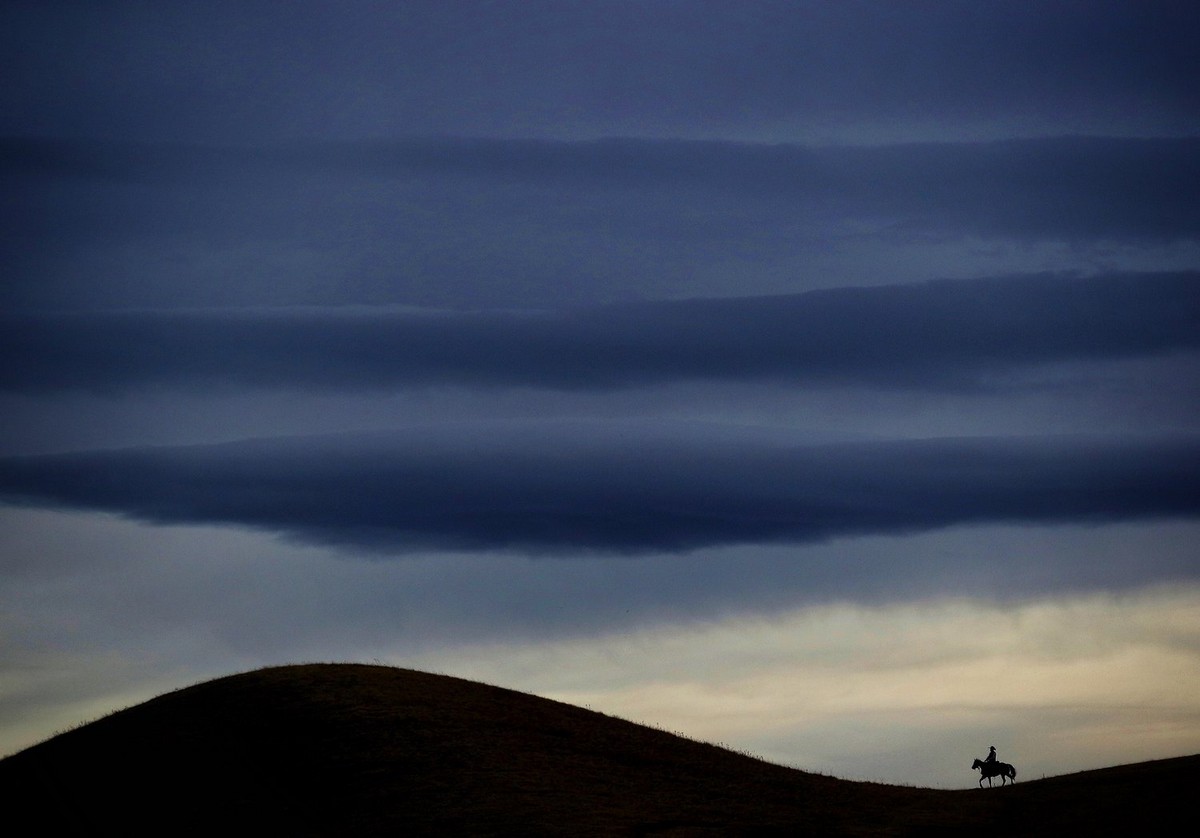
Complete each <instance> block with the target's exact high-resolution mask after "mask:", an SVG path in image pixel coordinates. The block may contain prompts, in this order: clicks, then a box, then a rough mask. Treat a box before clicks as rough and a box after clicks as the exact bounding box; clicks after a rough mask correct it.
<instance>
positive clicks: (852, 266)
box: [0, 137, 1200, 309]
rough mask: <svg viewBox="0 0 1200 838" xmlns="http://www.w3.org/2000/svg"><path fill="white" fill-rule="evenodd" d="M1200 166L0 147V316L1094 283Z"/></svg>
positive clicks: (455, 143) (1025, 145)
mask: <svg viewBox="0 0 1200 838" xmlns="http://www.w3.org/2000/svg"><path fill="white" fill-rule="evenodd" d="M1197 161H1200V140H1198V139H1195V138H1190V139H1189V138H1183V139H1144V140H1139V139H1098V138H1078V137H1077V138H1070V137H1067V138H1058V139H1044V140H1022V141H1012V142H994V143H942V144H926V145H903V146H883V147H873V148H850V147H807V146H798V145H765V144H745V143H729V142H680V141H667V140H663V141H635V140H608V141H595V142H558V141H555V142H551V141H533V140H495V139H411V140H397V141H388V142H384V141H379V142H373V143H372V142H356V143H350V142H347V143H328V144H315V143H295V144H291V145H272V146H262V147H258V148H250V149H237V148H224V147H204V146H162V145H152V144H126V143H109V144H103V143H94V142H83V141H67V140H59V141H50V140H40V139H19V138H10V139H9V140H7V141H4V142H3V143H0V167H2V168H3V173H4V176H5V178H6V187H7V188H6V192H5V197H4V203H3V204H2V205H0V221H2V222H3V223H2V224H0V258H2V259H3V261H4V262H5V264H6V266H7V267H8V268H9V270H8V272H7V276H6V279H7V280H8V281H7V282H5V283H4V284H3V285H2V286H0V304H3V305H4V307H6V308H9V309H13V308H55V307H58V308H63V307H68V308H88V307H92V308H115V307H164V306H167V307H179V306H237V305H294V304H307V305H337V304H347V303H360V304H368V305H374V304H399V305H420V306H436V307H452V308H469V307H529V306H532V307H547V306H560V305H570V304H585V303H595V302H609V301H616V300H622V299H635V298H646V297H649V298H654V297H679V296H682V295H690V296H709V295H711V296H717V295H719V296H732V295H738V294H758V293H765V292H771V293H780V292H781V291H788V290H793V291H794V290H806V289H810V288H815V287H828V286H832V285H838V284H844V283H845V282H846V279H847V277H846V274H849V275H851V276H854V277H865V278H860V279H857V280H856V281H858V282H870V283H871V284H877V283H880V282H885V281H888V280H889V277H888V274H889V272H893V271H899V270H903V267H902V265H903V260H902V259H901V260H900V263H899V264H898V263H897V258H896V253H897V248H913V249H915V250H914V253H916V254H918V256H919V254H921V253H927V252H929V251H933V252H935V253H936V252H937V250H938V249H939V248H945V247H947V246H950V247H952V248H954V249H955V250H956V252H958V253H959V256H958V258H957V260H956V259H950V261H949V263H948V265H947V267H940V266H939V267H937V268H934V267H932V266H926V267H924V268H922V269H918V270H916V271H915V273H914V271H913V269H912V267H911V266H910V268H909V271H908V273H907V274H906V275H904V276H900V277H892V278H891V281H903V280H909V279H913V278H920V279H924V278H929V277H931V276H936V275H949V276H960V275H963V274H962V273H960V272H961V271H964V270H966V271H968V272H969V274H968V275H976V276H978V275H981V271H980V268H979V264H981V258H990V259H993V260H994V264H995V267H993V268H992V269H991V272H993V273H1009V272H1017V271H1021V270H1028V269H1029V268H1027V267H1025V266H1024V265H1023V264H1021V261H1020V259H1019V258H1017V257H1016V256H1010V257H1007V259H1005V258H1001V257H1000V256H998V255H995V254H993V255H992V256H986V255H985V256H984V257H981V256H980V254H979V253H977V252H976V251H978V249H979V247H980V246H981V244H982V246H984V247H991V246H996V247H999V248H1000V249H1001V250H1003V249H1004V248H1006V247H1009V246H1010V245H1015V248H1013V250H1014V252H1015V253H1017V254H1019V253H1020V252H1021V251H1022V249H1023V248H1027V247H1028V246H1029V245H1035V246H1038V245H1040V246H1057V245H1058V244H1059V243H1064V242H1065V243H1070V244H1071V245H1072V246H1073V247H1075V248H1079V250H1078V251H1077V255H1076V257H1075V258H1076V260H1077V261H1078V262H1079V263H1082V264H1084V265H1088V266H1089V267H1095V266H1106V265H1110V264H1114V262H1113V261H1112V260H1113V258H1114V257H1113V250H1114V248H1116V249H1117V251H1118V252H1119V251H1120V249H1121V248H1125V249H1126V250H1127V252H1129V251H1137V250H1141V251H1146V250H1148V249H1158V251H1162V250H1163V249H1169V248H1181V247H1183V248H1186V247H1187V246H1194V243H1195V241H1196V240H1197V238H1200V209H1198V207H1200V163H1197ZM909 258H910V259H911V258H914V257H913V256H912V255H910V256H909ZM941 258H942V259H943V260H944V259H946V258H948V257H947V256H946V255H945V254H943V255H942V256H941ZM863 260H866V263H865V264H860V263H861V262H862V261H863ZM1013 262H1015V264H1010V263H1013ZM1068 264H1074V262H1071V263H1068ZM1115 264H1120V262H1119V261H1118V262H1116V263H1115ZM1134 264H1137V263H1134ZM1147 264H1148V266H1149V265H1153V264H1154V263H1153V262H1150V263H1147ZM1170 264H1172V263H1170V262H1168V263H1166V265H1165V266H1169V265H1170ZM1178 264H1180V265H1182V264H1187V263H1178Z"/></svg>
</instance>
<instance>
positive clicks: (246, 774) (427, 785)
mask: <svg viewBox="0 0 1200 838" xmlns="http://www.w3.org/2000/svg"><path fill="white" fill-rule="evenodd" d="M964 768H965V766H964ZM1197 768H1200V756H1197V757H1185V758H1180V759H1176V760H1163V761H1159V762H1151V763H1142V764H1138V765H1132V766H1124V767H1120V768H1112V769H1106V770H1104V771H1093V772H1086V773H1082V774H1075V775H1070V776H1065V777H1056V778H1051V779H1046V780H1038V781H1033V782H1028V783H1026V782H1022V783H1019V784H1018V785H1017V786H1015V787H1010V788H1006V789H993V790H990V791H989V790H983V791H979V790H964V791H941V790H931V789H917V788H907V787H897V786H888V785H880V784H874V783H855V782H849V781H845V780H838V779H835V778H832V777H826V776H822V775H817V774H810V773H806V772H803V771H797V770H793V769H789V768H784V767H781V766H776V765H771V764H768V763H765V762H762V761H760V760H756V759H753V758H751V757H748V756H744V755H741V754H737V753H733V752H730V751H727V750H724V749H721V748H718V747H715V746H712V745H706V744H703V743H699V742H695V741H692V740H689V739H685V738H681V737H678V736H674V735H672V734H669V733H666V732H663V731H659V730H654V729H650V728H646V727H643V726H641V725H637V724H633V723H631V722H626V721H622V720H620V719H615V718H612V717H609V716H605V715H603V714H600V713H595V712H592V711H589V710H584V709H581V708H578V707H572V706H570V705H567V704H562V703H559V702H555V701H550V700H547V699H543V698H537V697H535V696H531V695H526V694H523V693H518V692H514V691H511V690H505V689H501V688H498V687H491V686H486V685H483V684H478V683H473V682H470V681H464V680H461V679H457V678H451V677H447V676H442V675H431V674H427V673H422V672H414V671H410V670H403V669H395V668H390V667H383V666H364V665H354V664H313V665H304V666H287V667H278V668H272V669H264V670H260V671H256V672H250V673H246V674H241V675H233V676H230V677H226V678H221V679H218V680H215V681H210V682H207V683H203V684H199V685H197V686H193V687H189V688H187V689H183V690H179V691H177V692H173V693H168V694H167V695H163V696H160V697H158V698H155V699H153V700H151V701H148V702H146V703H144V704H141V705H138V706H136V707H132V708H130V709H127V710H124V711H121V712H119V713H115V714H113V715H111V716H107V717H105V718H103V719H100V720H98V721H96V722H93V723H91V724H88V725H86V726H83V727H80V728H78V729H75V730H72V731H69V732H67V733H64V734H61V735H59V736H57V737H55V738H53V739H51V740H48V741H46V742H43V743H41V744H39V745H36V746H34V747H32V748H29V749H27V750H25V751H22V752H21V753H19V754H16V755H14V756H11V757H9V758H7V759H5V760H2V761H0V789H3V791H4V795H5V798H6V800H8V801H9V806H8V809H9V811H8V818H7V819H8V820H9V821H10V822H17V821H18V820H20V819H21V815H22V814H23V815H25V816H26V818H32V821H33V823H35V824H36V825H37V828H38V830H39V831H46V832H49V833H54V834H61V833H66V834H88V835H94V834H122V835H151V834H153V835H171V834H180V833H189V832H209V833H214V834H215V833H218V832H219V833H220V834H237V833H251V834H255V833H257V834H261V835H338V836H354V835H383V834H388V835H439V836H452V835H514V836H518V835H519V836H539V835H571V836H605V835H663V836H668V835H669V836H683V835H761V834H778V835H805V834H808V835H928V834H950V833H952V832H953V833H955V834H962V833H967V832H970V833H972V834H974V835H979V834H985V835H986V834H993V835H1008V834H1012V835H1063V834H1085V833H1090V834H1092V835H1096V834H1102V835H1108V834H1140V835H1145V834H1152V833H1153V832H1155V830H1156V825H1161V828H1162V829H1163V830H1164V831H1165V829H1166V824H1168V823H1172V822H1173V821H1174V820H1175V819H1176V818H1179V817H1182V816H1183V815H1184V814H1185V812H1184V802H1185V801H1188V800H1189V799H1190V798H1189V795H1190V793H1191V792H1190V785H1191V781H1193V780H1194V778H1195V776H1196V772H1197Z"/></svg>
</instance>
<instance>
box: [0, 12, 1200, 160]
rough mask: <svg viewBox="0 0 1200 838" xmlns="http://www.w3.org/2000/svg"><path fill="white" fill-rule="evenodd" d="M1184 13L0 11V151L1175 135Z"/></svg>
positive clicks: (1182, 111)
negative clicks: (0, 139) (373, 139)
mask: <svg viewBox="0 0 1200 838" xmlns="http://www.w3.org/2000/svg"><path fill="white" fill-rule="evenodd" d="M1198 33H1200V15H1197V13H1196V10H1195V8H1194V6H1193V4H1190V3H1187V2H1169V1H1168V2H1160V1H1158V0H1141V2H1121V1H1120V0H1116V1H1115V2H1114V1H1113V0H1106V1H1104V2H1093V3H1090V4H1089V6H1088V9H1087V13H1086V14H1081V13H1080V10H1079V7H1078V4H1077V3H1073V2H1070V0H1045V1H1044V2H1040V3H1038V4H1037V5H1036V7H1034V8H1027V7H1018V6H1014V5H1012V4H1008V3H1001V2H984V1H983V0H941V1H940V2H922V3H905V4H895V3H878V2H839V3H781V2H775V0H765V2H741V3H736V4H730V3H724V2H693V1H692V0H688V2H655V3H645V2H639V0H603V2H589V3H563V2H556V0H547V1H546V2H539V0H525V2H522V3H517V4H510V3H501V4H496V3H491V2H487V0H474V1H473V2H456V3H453V4H441V3H378V2H372V1H371V0H366V2H346V3H339V4H329V3H321V2H317V3H313V2H295V3H290V4H288V7H287V9H286V10H285V11H281V10H280V9H279V7H278V6H277V5H276V4H273V3H253V2H241V3H209V4H205V5H204V7H203V8H201V7H192V6H190V5H188V4H179V5H176V4H169V5H166V6H162V7H161V8H155V9H149V8H147V7H146V6H145V5H144V4H136V3H127V2H126V3H106V4H104V6H103V7H100V6H95V5H93V4H76V3H68V4H64V3H53V4H47V3H6V4H3V5H2V6H0V60H2V61H3V63H2V64H0V70H3V76H4V78H5V79H6V80H9V83H8V84H6V85H5V86H4V88H3V90H2V91H0V132H4V131H6V130H7V126H11V125H14V124H15V125H18V126H21V127H22V128H23V129H27V128H29V127H30V126H32V127H33V128H34V130H37V131H39V132H41V133H52V134H59V135H64V134H65V135H73V134H76V133H78V132H79V131H80V130H86V131H90V132H92V133H93V134H94V135H101V136H106V137H112V136H130V135H141V136H153V137H155V138H174V139H192V138H194V137H197V136H199V137H204V138H209V139H211V138H215V137H223V138H239V139H245V138H247V137H262V136H273V137H280V136H282V137H296V136H306V135H308V136H314V135H315V136H340V137H347V136H349V137H356V136H387V135H395V134H396V133H411V132H414V131H417V132H454V133H482V134H492V135H505V136H514V135H515V136H520V135H529V136H564V135H565V136H581V135H582V136H602V135H609V134H613V133H629V132H631V131H639V132H642V133H643V134H644V135H651V136H668V135H669V136H696V135H701V136H703V135H712V134H713V133H714V132H722V133H724V134H725V135H730V134H738V133H740V134H742V135H747V134H749V135H754V134H757V133H761V132H764V131H774V132H775V133H778V134H785V135H786V134H789V133H792V132H796V131H801V132H805V133H807V134H812V133H820V132H827V133H833V134H853V135H858V136H865V137H868V138H870V137H872V136H878V135H880V134H883V135H885V136H886V135H887V134H888V133H889V132H894V131H901V132H903V131H905V130H906V129H907V130H909V131H912V130H913V128H914V127H916V128H923V129H924V130H925V132H926V133H929V132H930V130H931V129H932V128H933V127H934V126H937V125H941V126H947V125H950V124H953V125H954V126H955V127H958V128H960V129H961V128H965V129H966V130H967V131H969V132H970V131H972V130H973V132H974V133H980V132H982V131H985V130H988V129H991V130H996V129H997V127H998V128H999V129H1001V130H1004V129H1008V130H1010V131H1017V132H1023V133H1026V134H1028V133H1029V132H1031V131H1033V132H1039V133H1045V128H1046V127H1047V126H1052V125H1056V126H1063V129H1062V130H1068V131H1077V132H1078V131H1089V132H1097V131H1099V132H1103V131H1105V130H1108V131H1110V132H1111V131H1114V130H1116V129H1121V130H1124V131H1128V132H1131V133H1134V134H1139V133H1140V134H1146V133H1156V132H1162V131H1164V130H1174V131H1187V130H1192V131H1194V130H1195V129H1196V127H1197V116H1196V115H1197V114H1198V113H1200V103H1198V101H1197V93H1196V88H1195V85H1194V80H1195V78H1196V77H1197V76H1200V63H1198V59H1197V55H1196V51H1195V49H1194V44H1195V41H1196V39H1197V35H1198Z"/></svg>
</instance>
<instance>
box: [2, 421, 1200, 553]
mask: <svg viewBox="0 0 1200 838" xmlns="http://www.w3.org/2000/svg"><path fill="white" fill-rule="evenodd" d="M0 491H2V492H3V496H4V497H5V498H6V499H8V500H9V501H11V502H18V503H31V504H34V505H46V506H63V507H71V508H82V509H95V510H105V511H111V512H120V513H123V514H126V515H130V516H133V517H135V518H138V519H141V520H146V521H152V522H156V523H223V524H236V525H244V526H249V527H255V528H262V529H267V530H272V531H275V532H278V533H281V534H285V535H289V536H292V537H296V538H300V539H306V540H313V541H317V542H323V543H335V544H342V545H346V546H352V547H355V548H360V549H361V548H367V549H371V550H379V551H384V552H387V551H396V550H398V551H405V550H410V549H421V548H443V549H476V550H493V549H500V550H510V549H513V550H523V551H531V552H538V553H540V552H555V553H560V554H572V553H593V552H600V553H605V552H616V553H642V552H660V551H686V550H692V549H698V548H701V547H712V546H721V545H729V544H741V543H772V542H793V543H803V542H812V541H821V540H824V539H828V538H832V537H838V536H853V535H866V534H881V533H907V532H918V531H923V530H929V529H936V528H941V527H946V526H951V525H955V524H968V523H970V524H981V523H995V522H1025V523H1034V522H1037V523H1050V522H1057V523H1062V522H1092V523H1101V522H1114V521H1120V520H1129V519H1139V518H1145V517H1160V516H1194V515H1195V514H1196V513H1197V512H1200V442H1197V440H1196V439H1195V438H1194V437H1186V438H1166V439H1128V440H1126V439H1117V440H1113V439H1077V438H1040V439H1039V438H1023V439H946V440H924V441H918V440H913V441H898V442H880V443H860V444H838V445H824V446H796V445H793V444H789V443H788V442H787V441H786V440H784V439H781V438H779V437H778V436H761V435H752V434H747V433H745V432H732V433H730V432H717V433H714V432H712V431H711V430H705V429H704V428H702V427H701V428H697V427H690V426H676V427H670V426H660V427H657V428H645V427H639V426H636V425H635V426H628V425H621V424H619V423H618V424H617V425H615V426H614V425H612V424H607V425H602V424H584V425H550V426H546V425H537V424H533V425H520V426H514V427H504V426H500V425H497V424H490V425H461V426H453V425H449V426H445V427H440V428H423V429H410V430H409V431H408V432H405V433H395V434H386V435H372V436H349V437H347V436H335V437H320V438H312V437H309V438H296V439H286V438H280V439H274V440H259V441H253V440H252V441H246V442H240V443H229V444H224V445H216V446H189V447H175V448H141V449H132V450H118V451H96V452H83V453H74V454H61V455H44V456H39V457H25V458H21V457H10V458H5V459H4V460H2V461H0Z"/></svg>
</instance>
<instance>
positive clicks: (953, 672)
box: [0, 0, 1200, 788]
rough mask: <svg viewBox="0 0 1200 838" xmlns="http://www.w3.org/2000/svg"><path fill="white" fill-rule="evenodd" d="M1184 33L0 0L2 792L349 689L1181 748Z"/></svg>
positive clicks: (1191, 654) (1070, 751) (1188, 181)
mask: <svg viewBox="0 0 1200 838" xmlns="http://www.w3.org/2000/svg"><path fill="white" fill-rule="evenodd" d="M1198 38H1200V9H1198V8H1197V7H1196V5H1195V4H1194V3H1190V2H1158V0H1136V2H1134V0H1129V2H1105V1H1104V0H1096V2H1089V3H1079V2H1059V1H1058V0H1047V2H1040V3H1037V4H1013V3H1007V2H988V0H963V1H962V2H953V1H952V0H923V1H922V2H911V3H903V4H900V3H891V2H866V0H862V1H859V0H846V1H845V2H803V1H802V0H797V1H796V2H774V1H772V0H762V2H738V3H719V2H701V1H700V0H693V2H675V1H673V0H638V1H637V2H635V1H634V0H594V2H587V3H582V2H567V1H566V0H523V2H520V3H507V2H485V1H484V0H456V2H453V3H444V2H364V1H363V0H342V1H341V2H338V3H325V2H304V1H303V0H301V1H300V2H295V3H289V4H287V8H286V9H284V8H283V7H281V6H280V5H279V4H277V3H268V2H254V0H251V1H250V2H246V0H241V1H240V2H221V1H220V0H214V2H210V3H205V4H183V3H169V4H165V3H151V2H132V0H114V1H113V2H105V3H94V4H82V3H69V2H50V3H46V2H13V1H12V0H8V1H7V2H3V3H0V74H2V75H3V77H4V78H5V79H6V82H5V84H4V85H3V86H0V169H2V171H3V182H4V188H3V190H2V192H0V194H2V195H3V197H2V198H0V201H2V203H0V221H2V223H0V265H3V276H4V279H3V281H2V282H0V326H2V328H0V754H7V753H12V752H15V751H17V750H19V749H21V748H24V747H27V746H28V745H31V744H33V743H35V742H37V741H40V740H42V739H44V738H46V737H48V736H51V735H53V734H54V733H56V732H59V731H62V730H65V729H69V728H71V727H73V726H75V725H78V724H81V723H85V722H87V721H90V720H92V719H95V718H97V717H99V716H102V715H104V714H106V713H109V712H112V711H113V710H115V709H119V708H122V707H126V706H130V705H133V704H136V703H139V702H141V701H144V700H146V699H149V698H151V697H153V696H155V695H158V694H161V693H163V692H166V691H169V690H172V689H176V688H179V687H182V686H187V685H189V684H193V683H197V682H199V681H202V680H207V679H209V678H213V677H218V676H221V675H226V674H230V673H233V672H240V671H246V670H249V669H254V668H257V667H261V666H267V665H276V664H286V663H299V662H312V661H362V662H368V663H371V662H377V663H384V664H390V665H398V666H405V667H411V668H416V669H422V670H426V671H431V672H441V673H445V674H450V675H457V676H461V677H465V678H471V679H474V680H481V681H486V682H488V683H492V684H499V685H501V686H506V687H511V688H513V689H518V690H522V691H525V692H532V693H535V694H538V695H542V696H546V697H549V698H554V699H558V700H562V701H568V702H570V703H573V704H577V705H580V706H586V707H590V708H592V709H594V710H599V711H602V712H605V713H608V714H611V715H616V716H621V717H623V718H627V719H630V720H632V721H636V722H639V723H643V724H648V725H653V726H655V727H660V728H663V729H667V730H672V731H676V732H679V733H682V734H684V735H687V736H690V737H693V738H697V739H703V740H706V741H711V742H717V743H720V744H723V745H726V746H728V747H731V748H734V749H737V750H741V751H746V752H749V753H753V754H755V755H758V756H762V757H764V758H766V759H769V760H772V761H775V762H780V763H782V764H785V765H790V766H794V767H797V768H801V769H804V770H808V771H817V772H821V773H825V774H832V775H835V776H839V777H844V778H847V779H855V780H874V781H882V782H888V783H899V784H907V785H920V786H932V787H937V788H969V787H972V786H974V785H975V784H976V782H977V780H978V775H977V774H976V773H975V772H973V771H971V770H970V768H969V766H970V764H971V760H972V759H974V758H975V757H982V756H984V755H985V754H986V753H987V749H988V746H989V745H994V746H996V748H997V750H998V752H999V756H1000V758H1001V759H1002V760H1005V761H1008V762H1012V763H1013V764H1015V765H1016V767H1017V771H1018V777H1019V778H1035V777H1040V776H1051V775H1056V774H1062V773H1068V772H1071V771H1078V770H1084V769H1089V768H1098V767H1104V766H1108V765H1117V764H1123V763H1128V762H1136V761H1141V760H1146V759H1155V758H1163V757H1171V756H1179V755H1184V754H1191V753H1196V752H1200V697H1198V696H1200V552H1198V551H1197V547H1196V545H1197V544H1200V93H1198V88H1197V86H1196V84H1195V79H1196V78H1200V53H1197V51H1196V50H1195V48H1194V45H1195V43H1196V41H1197V39H1198Z"/></svg>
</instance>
